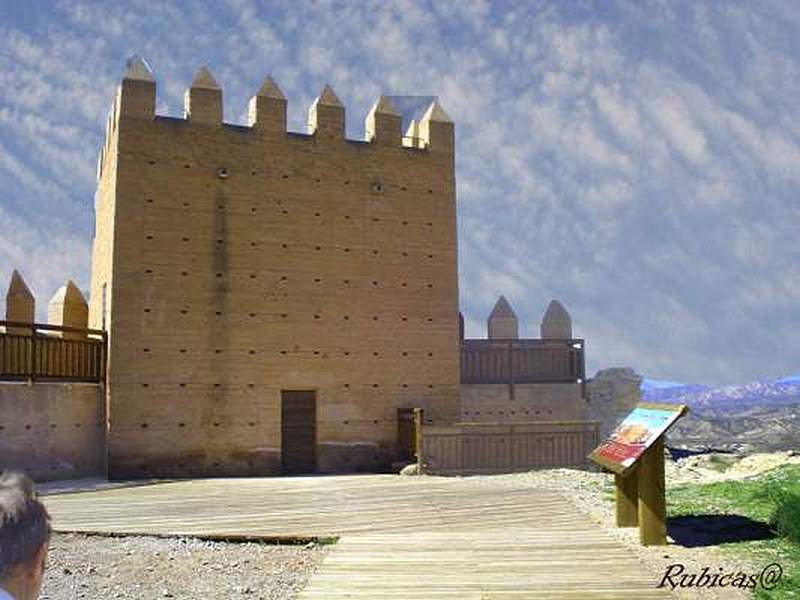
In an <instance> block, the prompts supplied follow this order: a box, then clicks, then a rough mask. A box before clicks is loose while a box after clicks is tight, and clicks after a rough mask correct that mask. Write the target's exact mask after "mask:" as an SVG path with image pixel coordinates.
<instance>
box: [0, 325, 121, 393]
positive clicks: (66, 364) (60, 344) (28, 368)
mask: <svg viewBox="0 0 800 600" xmlns="http://www.w3.org/2000/svg"><path fill="white" fill-rule="evenodd" d="M107 339H108V338H107V334H106V332H105V331H101V330H99V329H78V328H75V327H60V326H57V325H44V324H39V323H33V324H31V323H17V322H13V321H0V381H76V382H83V381H85V382H95V383H100V382H103V381H104V380H105V373H106V345H107Z"/></svg>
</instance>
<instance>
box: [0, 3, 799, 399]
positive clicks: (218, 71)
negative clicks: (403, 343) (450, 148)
mask: <svg viewBox="0 0 800 600" xmlns="http://www.w3.org/2000/svg"><path fill="white" fill-rule="evenodd" d="M186 6H187V5H186V4H185V3H180V2H177V1H164V2H158V3H153V2H150V1H149V0H131V1H130V2H128V3H125V4H124V5H114V4H109V3H100V2H95V1H89V0H75V1H69V2H67V1H66V0H64V1H62V2H58V3H56V4H55V7H54V8H53V10H50V11H46V12H45V11H42V12H39V13H38V14H37V15H36V17H35V18H33V19H31V20H29V21H28V22H26V23H25V24H23V23H14V22H12V21H10V20H5V21H4V22H3V24H2V25H0V189H4V190H6V191H5V192H4V195H3V196H0V210H1V211H2V212H1V213H0V216H2V217H3V219H4V220H5V221H7V222H9V223H12V224H13V226H14V233H13V235H9V236H6V237H4V238H3V240H2V241H1V242H0V276H2V277H7V274H6V271H7V272H9V273H10V268H11V266H20V267H22V268H23V270H24V271H26V273H25V274H26V275H27V272H29V273H31V275H30V278H33V279H35V285H36V286H37V295H39V294H43V297H47V295H48V294H50V293H52V289H54V288H55V287H57V284H59V283H60V282H61V280H62V279H64V278H66V277H67V276H74V277H76V278H77V279H78V280H79V281H80V282H82V285H83V286H85V285H86V283H88V270H89V260H88V249H89V248H90V245H91V231H92V223H93V215H92V202H91V199H92V195H93V186H94V182H93V171H94V164H95V157H96V154H97V151H98V150H99V148H100V146H101V144H102V141H103V135H104V131H103V130H104V125H105V117H106V114H107V111H108V107H109V104H110V101H111V98H112V96H113V93H114V89H115V86H116V84H117V82H118V78H119V76H120V74H121V72H122V69H123V63H124V59H125V58H126V56H128V55H129V54H131V53H133V52H139V53H141V54H142V55H144V56H145V57H146V58H147V59H148V60H149V62H150V63H151V64H152V65H153V67H154V69H155V72H156V76H157V80H158V94H159V101H158V106H159V110H166V111H167V112H168V113H169V114H171V115H173V116H180V115H182V104H183V100H182V95H183V91H184V89H185V87H186V86H187V85H188V83H189V81H190V80H191V77H192V74H193V72H194V71H195V69H196V68H197V67H198V66H199V65H200V64H203V63H205V62H208V63H209V64H210V66H211V68H212V71H213V72H214V73H215V75H216V76H217V77H218V79H219V80H220V83H221V84H222V86H223V88H224V98H225V100H224V106H225V117H226V119H227V120H229V121H232V122H240V123H241V122H243V121H244V117H245V114H246V105H247V100H248V98H249V97H250V96H251V95H252V94H253V93H254V92H255V90H256V89H258V86H259V85H260V84H261V81H262V80H263V78H264V76H265V75H266V74H268V73H271V74H272V75H273V76H274V77H275V79H276V80H277V82H278V83H279V85H280V86H281V87H282V89H283V90H284V92H285V93H286V95H287V97H288V99H289V115H288V116H289V126H290V128H291V129H293V130H301V131H304V130H305V122H306V110H307V108H308V105H309V104H310V103H311V102H312V100H313V98H314V97H315V96H316V95H317V94H318V93H319V90H320V89H321V87H322V85H323V84H324V83H331V84H332V85H333V86H334V89H335V90H336V92H337V94H338V95H339V96H340V98H341V99H342V100H343V102H344V103H345V104H346V106H347V130H348V135H349V136H351V137H358V136H361V135H362V133H363V119H364V116H365V115H366V113H367V110H368V109H369V107H370V105H371V104H372V102H373V101H374V99H375V98H376V97H377V95H378V94H380V93H390V94H419V95H438V96H439V97H440V99H441V101H442V103H443V105H444V107H445V108H446V110H447V111H448V113H449V114H450V115H451V117H453V119H454V120H455V122H456V140H457V155H456V166H457V177H458V184H457V185H458V203H459V219H460V221H459V236H460V237H459V273H460V290H461V299H460V300H461V307H462V310H463V311H464V313H465V317H466V322H467V332H468V334H470V335H477V334H480V333H483V330H484V325H483V323H484V320H485V317H486V314H488V311H489V310H490V309H491V307H492V306H493V304H494V301H495V300H496V298H497V296H498V295H500V294H505V295H506V296H507V297H509V299H510V300H511V301H512V304H513V305H514V308H515V310H516V311H517V313H518V315H519V316H520V319H521V321H522V330H523V332H526V334H527V335H536V334H537V333H538V332H537V329H538V323H539V320H540V319H541V311H543V310H544V307H545V306H546V304H547V302H548V301H549V300H550V299H551V298H554V297H557V298H559V299H560V300H562V301H563V302H564V303H565V305H566V306H567V308H568V309H569V311H570V312H571V314H572V316H573V321H574V323H575V327H576V331H580V332H581V335H584V336H585V337H586V338H587V348H588V353H589V357H590V362H589V367H590V370H591V369H594V368H599V367H602V366H611V365H613V364H630V365H632V366H635V367H636V368H638V369H640V370H642V371H643V372H644V373H645V374H647V375H648V376H650V377H660V378H666V379H677V380H686V381H707V382H709V383H730V382H736V381H745V380H748V379H755V378H759V377H769V376H772V375H780V374H787V373H793V372H796V371H797V369H798V366H797V364H796V357H797V356H800V340H797V339H795V337H793V336H791V335H789V334H787V333H784V332H791V331H793V330H794V329H796V327H797V323H798V319H800V313H798V310H800V309H798V308H797V307H798V306H800V303H798V302H797V301H796V300H797V299H798V291H799V289H800V284H798V283H797V281H798V280H800V277H798V273H797V265H798V264H800V249H798V247H797V244H796V243H795V242H794V240H795V238H796V231H797V225H798V223H800V208H798V205H797V198H798V192H800V190H799V189H798V186H800V181H798V179H799V178H800V175H798V174H800V122H798V120H797V118H796V117H797V114H798V112H800V111H799V110H798V109H800V68H799V67H798V65H800V60H798V58H800V44H799V43H798V42H797V40H796V35H795V34H796V28H797V24H798V23H800V10H798V9H797V8H796V7H794V5H792V4H791V3H780V2H771V1H765V2H764V3H760V4H759V5H758V6H756V5H748V4H734V5H730V4H725V5H722V4H720V3H717V2H711V1H710V0H708V1H704V0H699V1H698V2H694V3H692V4H691V5H678V4H674V3H665V2H658V1H656V0H652V1H648V0H645V1H643V2H636V3H629V2H613V1H612V2H607V3H603V4H602V5H596V4H587V5H580V4H569V3H523V4H519V5H506V4H503V3H499V4H496V3H487V2H472V3H466V2H455V1H447V2H436V3H426V2H417V1H413V0H406V1H403V2H396V3H385V2H379V1H377V0H375V1H368V2H365V3H360V4H349V3H333V2H323V1H319V2H295V3H285V4H281V3H271V4H270V5H269V6H267V5H266V4H265V3H263V2H258V1H256V0H225V1H223V2H219V3H213V4H212V3H207V4H202V5H201V4H197V5H195V8H198V7H202V10H187V8H186ZM52 247H56V248H57V249H58V252H59V256H58V258H57V259H56V260H49V261H48V258H50V257H52V256H53V253H52V252H45V251H44V250H43V248H52ZM793 303H794V304H793ZM765 332H778V333H776V334H774V335H765Z"/></svg>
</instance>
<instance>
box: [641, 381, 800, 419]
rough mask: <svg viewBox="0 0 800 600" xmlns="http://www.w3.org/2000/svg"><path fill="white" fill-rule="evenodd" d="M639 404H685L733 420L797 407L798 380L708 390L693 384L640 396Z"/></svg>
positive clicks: (647, 392)
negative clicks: (757, 412)
mask: <svg viewBox="0 0 800 600" xmlns="http://www.w3.org/2000/svg"><path fill="white" fill-rule="evenodd" d="M642 400H645V401H648V402H666V403H674V404H686V405H688V406H689V408H690V409H694V410H696V411H698V412H702V413H710V414H720V415H725V416H733V415H734V414H739V413H747V412H750V411H752V410H754V409H763V408H767V407H779V406H791V405H795V404H800V377H796V378H788V377H785V378H783V379H779V380H776V381H765V382H762V381H757V382H753V383H743V384H737V385H725V386H720V387H710V386H707V385H700V384H693V385H684V386H679V387H671V388H664V389H651V390H648V391H643V392H642Z"/></svg>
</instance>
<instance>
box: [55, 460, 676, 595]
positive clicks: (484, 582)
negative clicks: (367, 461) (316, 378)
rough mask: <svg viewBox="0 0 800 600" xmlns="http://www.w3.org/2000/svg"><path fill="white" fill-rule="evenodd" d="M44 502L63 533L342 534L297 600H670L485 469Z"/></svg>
mask: <svg viewBox="0 0 800 600" xmlns="http://www.w3.org/2000/svg"><path fill="white" fill-rule="evenodd" d="M45 502H46V504H47V507H48V509H49V510H50V513H51V515H52V517H53V525H54V528H55V529H56V530H57V531H62V532H67V531H71V532H86V533H117V534H119V533H139V534H157V535H201V536H210V537H216V536H223V537H224V536H228V537H266V538H280V537H303V538H313V537H338V538H339V541H338V543H337V544H336V545H335V546H334V547H333V549H332V551H331V552H330V554H329V555H328V556H327V557H326V559H325V561H324V563H323V565H322V567H321V568H320V570H319V571H318V572H317V573H316V574H315V575H314V576H313V577H312V579H311V582H310V583H309V585H308V587H307V588H306V589H305V590H304V591H303V593H302V594H301V595H300V598H301V599H304V600H319V599H323V598H325V599H328V598H330V599H333V598H363V599H374V600H380V599H384V598H395V599H400V598H404V599H409V600H411V599H420V600H422V599H425V600H436V599H440V598H441V599H444V598H459V599H464V600H471V599H473V598H475V599H512V598H513V599H521V598H538V597H541V598H620V597H626V598H642V599H644V598H669V597H670V594H669V593H668V592H667V591H666V590H664V589H659V588H657V587H656V585H657V583H658V581H657V578H654V577H652V576H650V575H649V574H647V572H646V571H645V570H644V568H643V566H642V565H641V564H640V562H639V561H638V559H636V557H635V556H634V555H633V553H632V552H631V551H630V550H628V549H627V548H623V547H620V545H619V544H618V543H617V542H616V541H615V540H614V538H613V537H612V536H611V535H610V534H608V533H607V532H605V531H603V530H602V529H600V528H599V527H598V526H597V525H595V524H594V523H592V522H591V521H589V520H588V519H587V518H586V517H585V516H584V515H583V514H581V513H579V512H578V511H577V510H576V509H575V508H574V507H573V506H572V505H571V504H569V503H568V502H566V501H565V500H564V499H563V498H562V497H561V496H560V495H559V494H557V493H555V492H553V491H550V490H541V489H531V488H524V487H508V486H500V485H498V484H496V483H492V482H491V481H490V480H485V479H484V480H482V481H480V480H475V479H469V478H437V477H421V478H416V477H396V476H392V475H363V476H340V477H284V478H271V479H214V480H192V481H182V482H176V483H162V484H156V485H149V486H138V487H130V488H122V489H113V490H107V491H100V492H86V493H77V494H62V495H54V496H47V497H46V498H45Z"/></svg>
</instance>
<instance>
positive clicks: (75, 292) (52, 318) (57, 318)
mask: <svg viewBox="0 0 800 600" xmlns="http://www.w3.org/2000/svg"><path fill="white" fill-rule="evenodd" d="M88 320H89V305H88V304H87V302H86V299H85V298H84V297H83V294H82V293H81V291H80V290H79V289H78V286H77V285H75V283H74V282H73V281H72V280H69V281H67V283H66V284H65V285H62V286H61V287H60V288H58V290H57V291H56V293H55V294H54V295H53V297H52V298H51V299H50V302H49V303H48V305H47V323H48V324H50V325H60V326H62V327H75V328H77V329H86V327H87V325H88ZM61 337H63V338H66V339H80V338H82V337H85V334H83V333H80V332H77V331H65V332H63V333H61Z"/></svg>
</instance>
